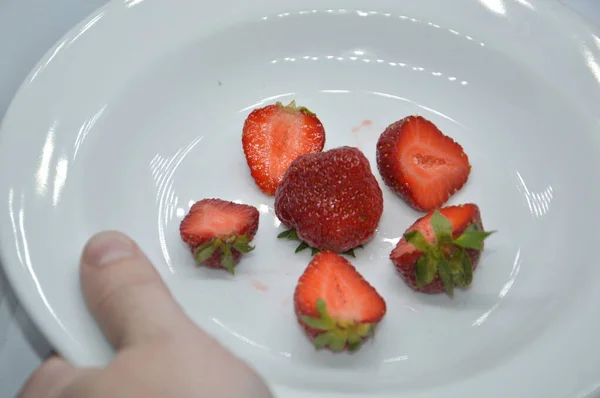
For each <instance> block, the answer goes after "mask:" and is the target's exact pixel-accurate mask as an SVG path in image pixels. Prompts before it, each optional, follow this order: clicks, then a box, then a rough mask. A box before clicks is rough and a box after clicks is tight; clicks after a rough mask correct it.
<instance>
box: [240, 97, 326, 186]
mask: <svg viewBox="0 0 600 398" xmlns="http://www.w3.org/2000/svg"><path fill="white" fill-rule="evenodd" d="M242 145H243V148H244V154H245V156H246V161H247V163H248V166H249V167H250V173H251V175H252V177H253V178H254V181H255V182H256V184H257V185H258V187H259V188H260V189H261V190H262V191H263V192H264V193H266V194H267V195H274V194H275V191H276V189H277V186H278V185H279V184H280V183H281V180H282V179H283V175H284V174H285V172H286V171H287V169H288V168H289V166H290V164H291V163H292V161H294V160H295V159H296V158H297V157H298V156H300V155H304V154H307V153H314V152H320V151H321V150H323V146H324V145H325V130H324V128H323V125H322V124H321V122H320V121H319V119H318V118H317V116H316V115H315V114H313V113H312V112H310V111H309V110H308V109H306V108H304V107H297V106H296V105H295V103H294V102H292V103H291V104H290V105H287V106H283V105H282V104H281V103H277V104H275V105H269V106H266V107H264V108H260V109H255V110H254V111H252V112H251V113H250V115H249V116H248V118H247V119H246V122H245V123H244V128H243V134H242Z"/></svg>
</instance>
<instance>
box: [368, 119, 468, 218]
mask: <svg viewBox="0 0 600 398" xmlns="http://www.w3.org/2000/svg"><path fill="white" fill-rule="evenodd" d="M377 166H378V169H379V172H380V174H381V177H382V178H383V180H384V182H385V184H386V185H387V186H389V187H390V188H391V189H392V191H394V192H395V193H397V194H398V195H399V196H400V197H401V198H402V199H404V200H405V201H406V202H407V203H408V204H409V205H410V206H412V207H413V208H415V209H417V210H421V211H431V210H433V209H435V208H438V207H440V206H442V205H443V204H444V203H446V201H447V200H448V199H449V198H450V196H451V195H453V194H454V193H455V192H456V191H458V190H459V189H461V188H462V187H463V186H464V184H465V183H466V182H467V179H468V177H469V174H470V171H471V166H470V164H469V158H468V156H467V155H466V154H465V152H464V150H463V148H462V147H461V146H460V145H459V144H458V143H456V142H455V141H454V140H453V139H452V138H450V137H448V136H446V135H444V134H443V133H442V132H441V131H440V130H439V129H438V128H437V127H436V126H435V125H434V124H433V123H432V122H430V121H428V120H427V119H425V118H423V117H420V116H410V117H407V118H404V119H402V120H400V121H398V122H396V123H393V124H392V125H390V126H389V127H388V128H387V129H386V130H385V131H384V132H383V134H382V135H381V137H380V138H379V141H378V143H377Z"/></svg>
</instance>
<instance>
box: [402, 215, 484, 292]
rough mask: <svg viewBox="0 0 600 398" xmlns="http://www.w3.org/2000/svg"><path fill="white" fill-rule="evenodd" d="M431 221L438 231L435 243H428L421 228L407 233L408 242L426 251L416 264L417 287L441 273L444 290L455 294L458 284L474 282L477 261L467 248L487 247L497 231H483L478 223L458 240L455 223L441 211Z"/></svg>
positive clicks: (424, 284)
mask: <svg viewBox="0 0 600 398" xmlns="http://www.w3.org/2000/svg"><path fill="white" fill-rule="evenodd" d="M430 221H431V227H432V228H433V232H434V234H435V240H434V241H433V242H428V241H427V239H426V238H425V236H423V234H422V233H421V231H419V230H413V231H410V232H407V233H406V234H404V239H406V241H407V242H408V243H410V244H411V245H413V246H414V247H415V248H416V249H417V250H419V251H421V252H423V255H422V256H421V257H419V259H418V260H417V263H416V265H415V276H416V283H417V287H419V288H422V287H424V286H427V285H428V284H430V283H431V282H433V280H434V278H435V276H436V275H438V274H439V276H440V279H441V280H442V283H443V284H444V289H445V290H446V292H447V293H448V294H449V295H450V296H453V295H454V286H457V285H458V286H461V287H463V288H464V287H467V286H469V285H470V284H471V282H472V281H473V264H472V262H471V257H470V256H469V253H468V252H467V249H472V250H478V251H481V250H483V242H484V241H485V239H486V238H488V237H489V236H490V235H491V234H493V233H494V232H495V231H491V232H486V231H481V230H479V228H478V226H477V225H476V224H471V225H469V226H468V227H467V228H466V229H465V231H464V232H463V233H462V234H461V235H460V236H458V237H457V238H456V239H454V238H453V236H452V223H451V222H450V220H448V219H447V218H446V217H444V215H442V213H440V211H439V210H436V211H435V212H434V213H433V215H432V216H431V220H430Z"/></svg>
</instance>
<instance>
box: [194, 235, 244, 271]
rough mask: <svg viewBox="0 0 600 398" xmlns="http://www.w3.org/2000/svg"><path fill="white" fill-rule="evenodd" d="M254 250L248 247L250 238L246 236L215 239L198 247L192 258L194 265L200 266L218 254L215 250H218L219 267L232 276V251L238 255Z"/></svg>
mask: <svg viewBox="0 0 600 398" xmlns="http://www.w3.org/2000/svg"><path fill="white" fill-rule="evenodd" d="M254 248H255V247H254V246H250V238H249V237H248V236H247V235H241V236H231V237H228V238H217V239H212V240H209V241H207V242H204V243H203V244H201V245H200V246H198V248H196V251H195V252H194V258H195V260H196V264H202V263H203V262H205V261H206V260H208V259H209V258H210V257H211V256H212V255H213V254H215V253H218V251H217V250H219V251H220V253H221V266H223V268H225V269H226V270H227V271H229V272H231V274H232V275H235V269H234V266H235V264H234V261H233V251H232V250H237V251H238V252H240V253H249V252H251V251H252V250H254Z"/></svg>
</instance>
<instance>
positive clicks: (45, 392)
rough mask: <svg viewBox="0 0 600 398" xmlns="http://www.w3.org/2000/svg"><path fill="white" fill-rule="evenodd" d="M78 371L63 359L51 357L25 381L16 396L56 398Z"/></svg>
mask: <svg viewBox="0 0 600 398" xmlns="http://www.w3.org/2000/svg"><path fill="white" fill-rule="evenodd" d="M78 373H79V371H78V370H76V369H75V368H74V367H72V366H71V365H69V364H68V363H67V362H66V361H65V360H63V359H60V358H58V357H52V358H50V359H48V360H47V361H46V362H44V363H43V364H42V365H41V366H40V367H39V368H38V369H37V370H36V371H35V372H34V373H33V374H32V375H31V377H30V378H29V380H28V381H27V382H26V383H25V385H24V386H23V388H22V389H21V392H20V393H19V394H18V395H17V397H18V398H40V397H45V398H58V396H59V395H58V394H59V393H60V392H61V391H62V389H63V388H65V387H66V386H67V385H68V384H69V383H71V382H72V381H73V380H74V379H75V378H76V377H77V375H78Z"/></svg>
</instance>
